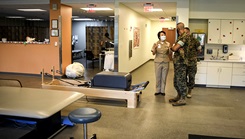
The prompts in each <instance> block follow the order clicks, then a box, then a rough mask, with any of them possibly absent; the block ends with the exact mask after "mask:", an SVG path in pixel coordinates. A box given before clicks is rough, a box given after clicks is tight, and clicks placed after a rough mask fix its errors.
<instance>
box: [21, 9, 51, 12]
mask: <svg viewBox="0 0 245 139" xmlns="http://www.w3.org/2000/svg"><path fill="white" fill-rule="evenodd" d="M17 10H18V11H23V12H45V11H46V10H43V9H17Z"/></svg>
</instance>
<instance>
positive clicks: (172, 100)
mask: <svg viewBox="0 0 245 139" xmlns="http://www.w3.org/2000/svg"><path fill="white" fill-rule="evenodd" d="M179 99H180V95H179V94H178V95H177V96H176V97H174V98H171V99H169V100H168V101H169V102H170V103H174V102H177V101H178V100H179Z"/></svg>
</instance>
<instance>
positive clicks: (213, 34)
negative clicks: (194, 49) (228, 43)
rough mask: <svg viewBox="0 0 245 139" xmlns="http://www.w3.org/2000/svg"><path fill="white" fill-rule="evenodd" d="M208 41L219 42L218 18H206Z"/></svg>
mask: <svg viewBox="0 0 245 139" xmlns="http://www.w3.org/2000/svg"><path fill="white" fill-rule="evenodd" d="M208 43H221V39H220V20H218V19H217V20H213V19H212V20H208Z"/></svg>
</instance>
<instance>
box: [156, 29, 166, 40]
mask: <svg viewBox="0 0 245 139" xmlns="http://www.w3.org/2000/svg"><path fill="white" fill-rule="evenodd" d="M161 33H163V34H165V35H166V32H165V31H159V32H158V33H157V37H158V39H159V40H160V34H161Z"/></svg>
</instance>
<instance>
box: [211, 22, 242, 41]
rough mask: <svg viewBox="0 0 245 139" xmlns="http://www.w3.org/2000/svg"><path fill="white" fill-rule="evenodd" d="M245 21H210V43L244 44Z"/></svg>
mask: <svg viewBox="0 0 245 139" xmlns="http://www.w3.org/2000/svg"><path fill="white" fill-rule="evenodd" d="M244 25H245V22H244V21H243V20H219V19H211V20H209V21H208V43H213V44H244V43H245V41H244V40H245V38H244V35H245V27H244Z"/></svg>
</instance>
